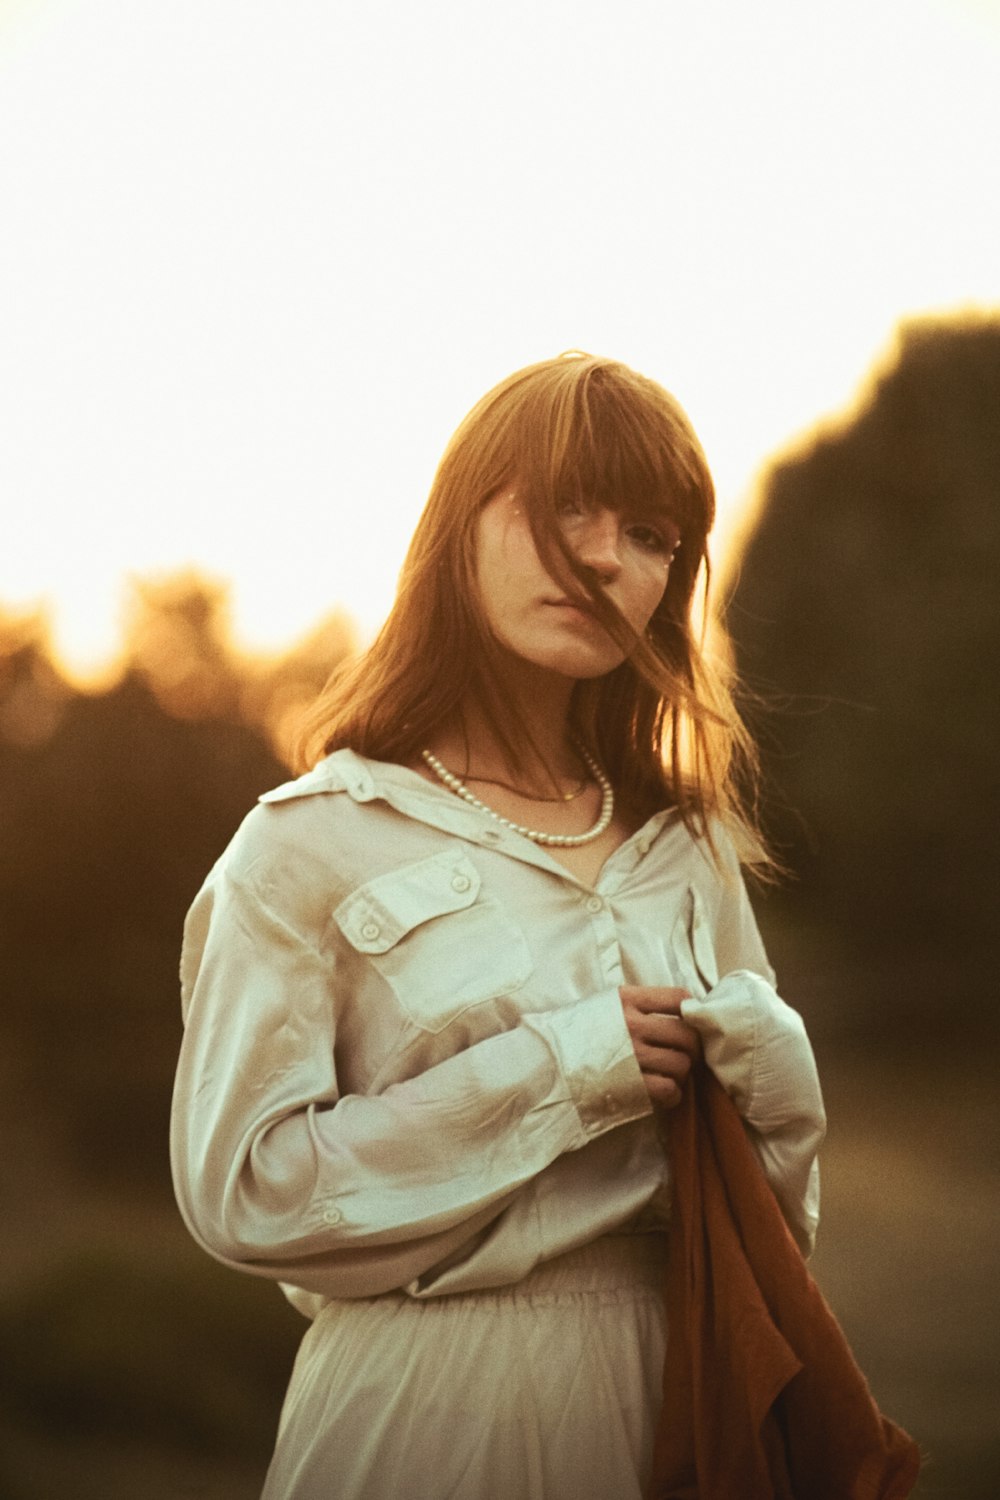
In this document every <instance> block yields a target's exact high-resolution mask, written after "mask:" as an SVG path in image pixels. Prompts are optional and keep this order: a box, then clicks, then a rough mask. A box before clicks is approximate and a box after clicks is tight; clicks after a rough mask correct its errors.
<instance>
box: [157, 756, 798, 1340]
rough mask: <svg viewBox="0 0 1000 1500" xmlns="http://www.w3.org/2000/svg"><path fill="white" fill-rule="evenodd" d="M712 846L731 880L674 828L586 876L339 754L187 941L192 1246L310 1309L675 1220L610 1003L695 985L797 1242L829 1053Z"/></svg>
mask: <svg viewBox="0 0 1000 1500" xmlns="http://www.w3.org/2000/svg"><path fill="white" fill-rule="evenodd" d="M718 838H719V842H720V847H721V849H722V851H723V863H724V869H723V870H722V871H721V872H720V870H719V869H718V868H717V866H716V865H715V864H714V863H713V861H712V858H711V856H710V854H709V851H708V850H707V849H706V848H704V847H703V846H702V845H701V844H700V843H699V842H698V841H696V840H693V839H692V837H691V836H690V834H689V833H688V831H687V829H686V828H685V827H684V825H683V824H682V823H681V822H680V821H679V819H678V818H677V817H676V815H674V814H671V813H666V812H664V813H658V814H657V815H656V816H654V817H653V818H651V819H650V820H649V821H648V822H647V823H646V824H645V825H644V826H643V827H642V828H641V829H639V831H638V832H637V833H635V834H634V835H633V836H632V837H631V838H629V839H628V840H627V841H626V842H625V843H624V844H622V845H621V847H620V848H618V849H617V850H616V851H615V852H614V853H613V854H612V855H611V857H610V858H609V859H608V861H607V862H606V864H605V865H604V867H603V869H602V870H601V873H600V876H599V877H598V880H597V883H596V887H591V886H588V885H586V884H584V883H583V882H581V881H580V880H579V879H577V878H576V877H575V876H574V875H573V874H572V873H571V872H570V871H569V870H568V869H566V868H565V867H564V866H563V865H561V864H560V863H559V862H558V861H556V860H554V859H552V858H551V857H550V856H549V855H548V854H547V853H546V852H545V849H544V848H543V847H540V846H538V845H536V844H534V843H532V842H531V841H530V840H528V839H525V838H523V837H522V836H521V835H519V834H517V833H514V832H513V831H512V830H510V829H507V828H504V827H501V826H500V825H498V823H497V822H496V821H495V820H494V819H492V818H491V817H490V816H489V814H488V813H485V812H482V811H479V810H477V809H474V808H472V807H470V806H468V805H467V804H466V803H464V802H462V801H460V800H459V799H458V798H456V797H455V796H454V795H453V794H452V793H450V792H448V791H446V790H445V789H444V788H443V787H438V786H435V785H433V784H431V783H429V782H427V781H426V780H425V779H424V778H423V777H421V776H419V775H418V774H417V773H416V772H414V771H411V770H408V769H406V768H404V767H401V766H395V765H387V764H383V763H380V762H377V761H372V760H367V759H365V758H364V757H362V756H359V755H356V754H355V753H354V752H352V751H350V750H340V751H337V752H336V753H335V754H333V755H331V756H329V757H328V758H327V759H326V760H325V761H323V762H321V763H320V765H319V766H317V767H316V768H315V770H313V771H311V772H310V773H309V774H308V775H306V776H303V777H301V778H299V780H297V781H294V782H290V783H288V784H287V785H285V786H282V787H278V788H277V789H276V790H275V791H272V792H269V793H267V794H266V795H265V796H264V797H262V798H261V805H260V806H258V807H257V808H255V809H254V810H253V812H251V814H250V815H249V817H248V818H247V819H246V820H245V821H244V823H243V825H242V827H241V828H240V830H239V831H238V833H237V834H236V836H235V838H234V839H233V841H232V843H231V844H230V846H229V848H228V849H227V850H226V852H225V853H224V854H223V856H222V857H221V859H220V860H219V861H218V863H217V864H216V866H215V868H214V869H213V870H212V872H211V873H210V875H209V876H208V878H207V880H206V881H205V884H204V886H203V887H202V889H201V891H200V893H199V894H198V896H197V898H196V900H195V902H194V905H193V906H192V908H191V911H190V913H189V915H188V919H187V923H186V925H185V933H184V948H183V955H182V960H181V987H182V1003H183V1011H184V1019H185V1035H184V1040H183V1044H182V1048H181V1055H180V1061H179V1066H178V1072H177V1083H176V1089H175V1094H174V1107H173V1119H172V1129H171V1152H172V1163H173V1172H174V1181H175V1186H176V1191H177V1197H178V1201H179V1204H180V1207H181V1211H182V1213H183V1215H184V1218H185V1220H186V1222H187V1224H188V1227H189V1229H190V1230H191V1233H192V1234H193V1235H194V1237H195V1238H196V1239H197V1240H198V1241H199V1242H200V1243H201V1244H202V1245H203V1246H204V1248H205V1249H206V1250H208V1251H209V1252H210V1253H211V1254H213V1255H215V1256H216V1257H217V1258H218V1259H220V1260H222V1261H225V1262H227V1263H228V1264H231V1265H234V1266H238V1267H240V1268H242V1269H244V1270H247V1271H251V1272H254V1273H256V1274H259V1275H263V1276H270V1277H273V1278H275V1279H276V1280H278V1281H280V1282H282V1283H283V1284H284V1285H285V1290H286V1292H287V1293H288V1295H289V1296H290V1297H291V1298H292V1300H293V1302H295V1303H296V1305H297V1306H299V1307H301V1308H302V1310H303V1311H306V1312H310V1311H315V1310H316V1307H317V1306H318V1305H319V1300H322V1299H325V1298H331V1297H357V1296H372V1295H376V1294H378V1293H380V1292H384V1291H388V1290H391V1289H404V1290H405V1291H407V1292H408V1293H409V1294H410V1295H412V1296H414V1297H426V1296H434V1295H440V1294H444V1293H448V1292H454V1291H466V1290H472V1289H477V1288H484V1287H489V1286H497V1285H502V1284H506V1283H510V1282H514V1281H517V1280H520V1279H521V1278H522V1277H523V1276H524V1275H526V1274H527V1272H528V1271H530V1270H531V1268H532V1267H533V1266H534V1265H536V1264H537V1263H538V1262H539V1261H542V1260H546V1259H548V1258H550V1257H552V1256H555V1255H558V1254H560V1253H562V1252H563V1251H566V1250H570V1249H572V1248H574V1247H576V1246H578V1245H581V1244H585V1243H587V1242H588V1241H590V1240H593V1239H595V1238H596V1237H597V1236H598V1235H602V1234H607V1233H623V1232H624V1233H628V1232H636V1233H641V1232H648V1231H655V1230H661V1229H663V1228H664V1227H665V1224H666V1220H667V1215H668V1212H669V1192H668V1186H669V1184H668V1170H667V1165H666V1160H665V1156H664V1151H663V1140H662V1136H661V1128H662V1124H663V1122H662V1120H661V1119H660V1117H659V1113H658V1112H654V1110H653V1108H652V1106H651V1104H650V1101H649V1097H648V1095H647V1093H646V1089H645V1085H644V1084H643V1081H642V1077H641V1074H640V1071H639V1067H638V1063H637V1062H636V1058H635V1054H634V1051H633V1048H632V1044H631V1040H630V1037H629V1034H628V1031H627V1029H626V1026H625V1020H624V1014H623V1011H622V1006H621V1001H620V997H619V993H618V987H619V986H620V985H623V984H645V985H679V986H684V987H685V988H687V989H688V990H690V991H691V994H692V996H693V998H692V999H691V1000H686V1001H684V1003H683V1007H682V1009H683V1014H684V1017H685V1019H686V1020H688V1021H689V1022H690V1023H691V1024H692V1025H693V1026H695V1027H696V1028H697V1029H698V1030H699V1031H700V1032H701V1034H702V1037H703V1041H704V1044H705V1054H706V1059H707V1061H708V1063H709V1066H710V1067H712V1068H713V1070H714V1071H715V1072H716V1074H717V1075H718V1076H719V1078H720V1079H721V1081H722V1082H723V1084H724V1086H725V1087H726V1089H727V1091H728V1092H729V1093H730V1095H731V1096H732V1097H733V1099H734V1100H735V1102H736V1104H737V1106H738V1108H739V1110H740V1113H741V1114H742V1115H743V1117H744V1119H745V1120H746V1122H747V1125H748V1128H749V1130H750V1134H751V1137H752V1139H753V1140H754V1142H755V1144H756V1146H757V1149H758V1154H759V1156H760V1159H761V1162H762V1165H763V1167H764V1170H765V1172H766V1173H767V1175H768V1178H769V1180H770V1181H771V1184H772V1186H773V1188H774V1191H775V1193H776V1195H777V1198H778V1201H779V1203H780V1204H781V1207H782V1210H783V1212H784V1214H785V1217H786V1219H787V1221H788V1223H789V1225H790V1227H791V1229H792V1231H793V1233H794V1234H795V1235H796V1238H797V1239H798V1242H799V1244H800V1246H801V1247H802V1248H803V1250H804V1251H806V1252H808V1250H809V1249H810V1248H811V1246H812V1241H813V1235H814V1232H815V1227H816V1218H817V1208H818V1179H817V1169H816V1161H815V1157H816V1150H817V1148H818V1145H819V1142H820V1140H821V1138H822V1135H823V1129H824V1117H823V1107H822V1101H821V1097H820V1091H819V1084H818V1080H817V1077H816V1069H815V1063H814V1060H813V1056H812V1051H811V1048H810V1046H809V1043H808V1040H807V1039H806V1035H805V1030H804V1027H803V1025H802V1021H801V1019H800V1017H799V1016H798V1015H797V1013H796V1012H795V1011H793V1010H792V1009H791V1008H790V1007H789V1006H787V1005H785V1004H784V1002H783V1001H781V1000H780V999H779V998H778V996H777V995H776V994H775V992H774V989H773V988H772V984H773V977H774V976H773V974H772V971H771V969H770V967H769V965H768V962H767V959H766V957H765V954H764V951H763V947H762V945H761V941H760V937H759V934H758V931H757V927H756V924H755V922H754V919H753V915H752V912H751V910H750V905H749V902H748V899H747V896H746V892H745V889H744V886H743V882H742V879H741V877H740V874H739V870H738V866H737V862H736V859H735V856H734V854H733V852H732V848H731V846H730V844H729V842H728V840H727V839H726V837H725V835H724V834H723V833H722V832H721V830H720V832H719V835H718ZM310 1294H311V1295H310Z"/></svg>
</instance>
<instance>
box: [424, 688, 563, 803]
mask: <svg viewBox="0 0 1000 1500" xmlns="http://www.w3.org/2000/svg"><path fill="white" fill-rule="evenodd" d="M572 692H573V682H572V680H570V679H568V678H567V679H558V680H557V681H556V682H552V680H551V678H549V680H547V681H546V683H545V684H544V686H543V685H542V684H538V685H536V691H534V692H533V693H522V694H520V695H519V696H518V698H516V699H515V698H513V696H512V695H505V696H504V699H503V702H504V704H505V722H506V723H507V724H509V725H510V729H511V735H512V739H513V740H514V743H515V745H516V748H517V750H518V757H517V760H516V761H514V760H513V759H512V757H511V755H510V754H509V752H508V751H507V749H506V747H505V746H504V744H503V742H502V741H501V740H499V739H498V737H497V735H496V732H495V730H494V729H493V726H492V725H491V724H490V722H489V719H488V718H487V716H486V715H485V714H484V713H483V711H482V708H481V707H480V705H479V704H478V703H476V702H475V701H468V702H466V703H465V704H464V705H463V708H462V711H461V716H460V719H459V720H458V721H457V722H455V723H454V724H451V725H448V726H446V727H443V728H442V729H441V731H440V732H439V733H438V734H436V735H435V736H434V740H433V742H432V743H431V744H430V745H429V746H428V747H427V748H428V749H430V750H432V751H433V752H434V754H435V755H436V756H437V757H438V758H439V759H440V760H441V761H443V762H444V764H445V765H446V766H447V767H448V769H449V770H452V771H454V772H455V773H456V775H459V776H462V777H463V778H468V779H470V780H475V779H480V780H491V781H499V782H504V783H506V784H508V785H513V786H516V787H519V788H523V789H525V790H529V789H534V790H536V791H539V792H540V793H541V794H543V795H544V794H546V793H548V792H550V791H553V790H555V791H560V790H564V789H565V783H566V782H567V781H569V782H573V781H576V782H579V780H580V776H581V774H583V773H584V768H583V767H582V763H581V760H580V756H579V754H578V752H577V751H576V749H575V748H574V743H573V734H572V732H571V729H570V714H569V710H570V700H571V698H572Z"/></svg>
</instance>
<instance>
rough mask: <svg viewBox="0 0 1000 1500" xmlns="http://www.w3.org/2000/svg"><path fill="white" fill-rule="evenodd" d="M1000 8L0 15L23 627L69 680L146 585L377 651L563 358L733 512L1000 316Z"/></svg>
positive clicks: (3, 381) (117, 1) (238, 624)
mask: <svg viewBox="0 0 1000 1500" xmlns="http://www.w3.org/2000/svg"><path fill="white" fill-rule="evenodd" d="M998 52H1000V8H998V7H997V6H996V5H995V4H989V3H983V0H979V3H976V0H963V3H956V0H914V3H913V4H911V5H909V6H907V7H905V10H901V8H900V7H899V6H898V5H892V4H890V3H888V0H865V3H862V0H843V3H840V4H837V5H831V4H819V5H815V6H803V5H801V4H800V5H795V4H792V3H791V0H762V3H761V4H757V5H754V6H746V5H738V4H735V3H728V4H727V3H719V0H716V3H707V4H701V5H698V6H686V5H680V4H672V3H663V0H625V3H624V4H622V5H620V6H618V7H615V8H614V9H608V8H606V7H600V8H599V7H594V8H593V9H590V8H587V7H580V6H579V5H578V4H571V3H569V0H543V3H541V4H539V3H537V0H512V3H509V4H507V5H505V6H503V7H499V8H498V7H496V6H492V5H491V6H486V5H478V4H471V5H470V4H468V3H465V4H458V3H457V0H431V3H429V4H426V5H421V6H412V7H403V6H391V7H390V6H384V5H382V6H366V7H360V6H351V7H348V6H344V5H341V4H330V3H328V0H323V3H321V0H290V3H288V4H285V5H283V6H281V7H276V6H273V5H266V6H265V5H261V4H258V3H256V0H240V3H237V0H208V3H205V0H198V3H195V0H176V3H174V4H171V5H169V6H159V5H157V6H154V5H151V4H146V3H143V0H102V3H99V4H96V5H95V4H84V3H80V0H35V3H27V0H22V3H20V4H17V5H13V6H10V5H8V6H7V7H5V8H4V10H3V11H2V12H0V198H2V202H3V204H4V224H5V228H4V231H3V234H2V236H0V274H2V281H3V287H4V299H3V300H4V312H3V318H2V334H0V396H2V401H3V408H4V417H5V420H4V436H3V440H2V442H0V493H2V495H3V502H4V507H5V525H4V539H3V545H2V548H0V604H2V606H3V607H5V608H7V609H13V610H23V609H30V608H36V607H43V608H44V609H46V610H47V611H49V613H50V615H51V619H52V625H53V631H54V635H55V644H56V648H57V650H58V651H59V653H60V655H61V657H62V659H63V660H64V661H65V663H66V664H67V666H68V667H69V668H71V669H72V670H73V671H74V672H76V673H77V674H86V673H88V672H94V671H95V670H97V669H99V668H100V667H101V665H102V664H106V663H107V662H108V661H109V660H110V659H111V658H112V657H113V655H114V652H115V649H116V643H117V640H118V635H119V631H120V627H121V617H122V611H123V608H124V599H125V597H126V594H127V588H126V580H127V579H128V578H129V576H140V577H149V576H158V575H163V574H166V573H169V572H171V571H173V570H177V569H180V568H185V567H194V568H196V569H198V570H200V571H203V572H204V573H206V574H208V575H209V576H210V577H212V578H214V579H221V580H228V581H230V583H231V589H232V606H233V622H234V629H235V633H236V637H237V639H238V640H239V642H240V643H241V644H243V645H244V646H246V647H248V648H254V649H276V648H278V647H279V646H281V645H282V644H285V643H288V642H290V641H291V640H293V639H294V638H296V637H298V636H300V635H302V634H303V633H304V632H305V631H307V630H308V629H309V628H310V627H311V626H312V625H313V624H315V622H316V621H317V620H318V619H319V618H321V617H322V616H323V615H324V614H326V613H327V612H328V611H329V610H330V609H332V608H333V607H334V606H337V605H342V606H344V607H345V608H346V609H347V610H348V611H349V612H350V613H351V614H352V615H353V616H354V617H355V618H356V619H357V621H358V622H359V625H360V627H361V630H362V632H363V633H367V632H370V631H371V630H372V629H373V628H374V627H375V626H376V625H377V624H378V622H379V621H380V619H381V617H382V616H383V614H384V612H385V611H386V609H387V607H388V605H389V602H390V599H391V596H392V591H393V586H394V580H395V576H396V573H397V571H398V568H399V565H400V562H401V560H402V556H403V551H404V548H405V545H406V541H407V538H408V535H409V533H410V531H411V529H412V526H413V523H414V521H415V519H416V516H417V514H418V511H419V509H420V507H421V505H422V502H423V498H424V496H425V494H426V491H427V488H428V485H429V483H430V479H431V476H432V474H433V470H434V466H435V464H436V461H437V459H438V457H439V455H440V452H441V450H442V448H443V446H444V443H445V442H446V440H447V438H448V436H449V435H450V433H451V431H452V430H453V428H454V427H455V425H456V424H457V422H458V421H459V419H460V418H461V416H462V415H463V414H464V412H465V411H466V410H467V409H468V407H469V406H470V405H471V404H472V402H473V401H474V400H475V399H477V398H478V396H479V395H480V394H481V393H482V392H483V391H484V390H486V389H487V388H488V387H489V386H490V385H492V384H493V383H494V382H495V381H496V380H498V379H500V378H501V377H503V376H504V375H506V374H508V373H509V372H510V371H512V370H514V369H516V368H518V367H519V366H521V365H524V364H528V363H530V362H532V361H534V360H537V359H541V358H545V357H547V356H549V355H552V354H555V353H558V352H559V351H560V350H563V349H567V348H583V349H587V350H589V351H592V352H596V353H603V354H609V355H612V356H614V357H616V358H620V359H623V360H625V361H627V362H628V363H630V364H633V365H634V366H635V367H636V368H638V369H641V370H642V371H644V372H645V373H648V374H650V375H651V376H653V377H654V378H656V379H658V380H659V381H661V382H662V383H663V384H664V385H666V386H667V387H668V388H670V389H672V390H674V391H675V392H676V394H677V395H678V396H679V397H680V399H681V401H682V402H683V403H684V405H685V406H686V408H687V409H688V411H689V413H690V415H691V417H692V419H693V421H694V423H695V426H696V428H697V429H698V430H699V432H700V434H701V437H702V439H703V442H704V445H705V448H706V450H707V452H708V455H709V459H710V461H711V463H712V465H713V469H714V471H715V474H716V478H717V483H718V487H719V491H720V502H721V517H720V527H719V538H718V542H717V546H719V547H720V548H721V547H723V546H724V544H725V540H726V537H727V536H728V535H730V534H731V533H732V530H733V527H734V525H735V524H736V521H737V519H738V516H739V514H740V511H741V507H742V506H743V505H744V504H745V502H746V500H747V498H748V496H749V495H750V493H751V491H752V487H753V482H754V477H755V475H756V474H757V473H758V472H759V471H760V469H761V467H762V465H764V464H765V463H766V461H767V460H768V459H769V458H770V457H771V456H773V455H774V454H775V452H777V451H779V450H780V449H781V448H782V447H783V446H784V445H786V444H788V443H789V442H792V441H794V440H795V439H796V438H797V437H798V436H800V435H801V434H802V433H804V432H806V431H807V430H808V429H810V428H811V427H812V425H813V424H814V423H815V422H817V421H818V420H820V419H821V418H823V417H824V416H825V415H827V414H835V413H836V412H838V411H839V410H841V409H843V408H844V407H845V406H846V405H847V404H849V403H850V402H851V400H852V399H853V397H854V395H855V392H856V391H857V389H858V386H859V383H860V382H862V381H863V379H864V378H865V376H866V374H867V372H868V370H869V368H870V366H871V364H872V362H873V361H874V360H876V359H877V358H879V357H880V356H881V355H882V354H884V352H885V350H886V348H887V347H888V346H889V344H890V342H891V339H892V335H893V331H894V329H895V327H896V325H897V323H898V321H899V320H900V319H901V318H905V317H907V316H908V315H912V314H915V313H919V312H924V311H939V312H949V313H954V312H959V311H961V310H963V309H973V308H976V307H980V308H982V307H989V306H991V305H994V304H997V303H1000V260H998V256H997V244H998V229H1000V223H998V218H1000V215H998V209H997V195H996V192H995V182H994V181H993V180H992V177H991V173H990V161H991V158H992V157H993V155H994V154H995V149H996V142H997V140H998V139H1000V91H998V90H997V89H996V76H997V61H998Z"/></svg>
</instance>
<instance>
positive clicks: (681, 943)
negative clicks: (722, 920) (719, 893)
mask: <svg viewBox="0 0 1000 1500" xmlns="http://www.w3.org/2000/svg"><path fill="white" fill-rule="evenodd" d="M671 947H672V949H673V953H674V958H675V960H676V962H677V965H678V967H679V969H680V971H681V973H682V974H683V975H684V983H685V984H686V985H687V987H688V988H689V989H690V990H691V992H692V994H694V995H704V994H705V993H706V992H707V991H708V990H710V989H712V988H713V986H715V985H716V984H718V982H719V966H718V963H717V962H716V957H715V945H714V944H713V942H712V929H711V924H710V923H709V920H708V914H707V913H706V911H705V902H704V897H703V896H702V894H701V892H700V891H699V890H698V888H697V886H693V885H692V886H688V889H687V894H686V896H685V898H684V901H683V902H682V904H681V909H680V911H679V912H678V914H677V920H676V922H675V923H674V930H673V934H672V940H671Z"/></svg>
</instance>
